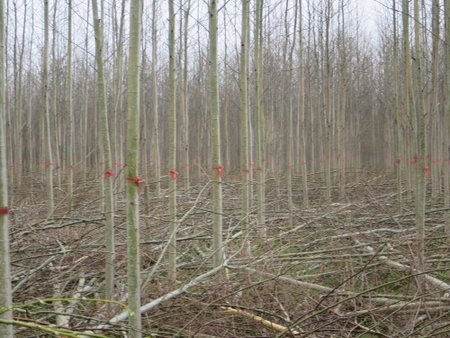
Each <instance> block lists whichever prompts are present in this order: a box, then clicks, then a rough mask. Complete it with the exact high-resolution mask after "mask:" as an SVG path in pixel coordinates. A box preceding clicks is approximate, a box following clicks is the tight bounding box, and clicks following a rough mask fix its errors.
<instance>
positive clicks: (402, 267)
mask: <svg viewBox="0 0 450 338" xmlns="http://www.w3.org/2000/svg"><path fill="white" fill-rule="evenodd" d="M300 181H301V180H300V178H297V177H296V178H295V185H294V203H295V206H296V208H295V209H294V211H293V226H291V227H290V226H289V225H288V212H287V210H288V207H287V203H286V201H287V197H286V190H285V189H275V184H273V186H270V181H268V183H269V184H268V187H267V206H266V221H267V222H266V223H267V236H266V238H263V237H262V236H261V235H260V234H261V233H262V229H256V227H255V226H252V227H251V230H250V233H249V234H247V236H244V235H242V233H240V225H241V216H240V212H239V205H240V202H239V185H238V184H237V183H236V184H231V183H225V184H224V240H225V241H226V269H224V270H222V271H223V273H221V274H212V273H211V274H209V273H208V272H209V271H211V269H212V266H211V250H210V242H211V233H212V227H211V222H212V214H211V209H212V205H211V200H210V189H209V188H210V187H209V185H208V186H207V187H206V189H204V190H202V189H203V188H204V185H195V186H192V188H191V189H189V190H188V191H186V190H183V188H182V187H181V188H180V191H179V196H178V214H179V216H180V217H182V216H183V215H186V213H188V214H187V215H186V218H185V220H184V221H183V222H182V224H180V227H179V230H178V234H177V236H178V241H177V246H178V262H177V263H178V282H177V284H176V285H171V284H170V283H168V282H167V279H166V271H165V268H166V265H165V260H164V259H163V260H162V261H161V263H159V262H158V260H159V258H160V256H161V253H162V251H163V249H164V247H165V243H166V240H167V238H168V236H169V235H168V209H167V197H165V194H166V191H163V194H162V197H161V198H156V197H154V196H152V193H151V190H150V192H149V193H148V194H146V193H145V191H141V196H140V198H141V207H140V208H141V210H140V212H141V232H140V234H141V267H142V304H143V305H144V304H149V303H150V305H149V306H148V310H147V311H146V312H145V313H143V331H144V336H149V337H173V336H178V337H275V336H277V335H280V336H286V337H290V336H296V337H365V338H369V337H449V336H450V313H449V310H450V297H449V295H450V290H449V288H450V287H449V286H448V284H447V283H450V259H449V257H450V255H449V251H450V246H449V245H448V244H449V242H448V240H447V236H446V234H445V229H444V217H445V213H448V212H449V210H448V209H445V208H443V202H442V196H439V198H437V199H432V198H431V196H428V195H427V201H428V202H427V211H426V246H425V249H426V267H427V270H426V271H418V270H416V269H415V268H414V266H415V265H416V262H415V215H414V202H413V201H411V200H409V199H408V196H407V194H406V193H404V194H403V203H402V207H401V208H400V206H399V203H398V192H397V190H396V184H395V178H394V177H390V176H386V175H382V174H376V173H371V174H358V175H353V176H351V177H350V176H349V177H348V184H347V187H346V194H347V197H346V200H345V201H336V203H333V204H331V205H327V204H325V202H324V197H323V195H324V190H323V189H322V188H321V187H323V182H322V181H321V180H320V179H319V177H318V176H311V178H310V182H309V183H310V190H309V191H310V198H311V206H310V208H308V209H305V208H303V207H302V206H301V188H300ZM22 182H27V181H26V180H25V179H23V180H22ZM80 182H84V183H80V185H78V186H77V190H76V194H75V198H74V207H73V210H72V211H71V212H69V211H68V210H67V207H66V205H67V198H66V193H65V188H64V185H61V186H60V187H59V188H58V190H57V195H58V199H57V200H58V201H59V204H58V206H57V210H56V212H55V213H54V215H53V216H51V217H47V215H46V213H47V205H46V193H45V186H44V185H43V184H39V183H37V182H36V180H35V181H34V182H31V181H30V182H28V183H26V184H25V183H24V184H22V185H20V186H19V185H15V187H14V188H13V189H12V191H11V192H10V196H11V199H12V203H11V205H12V211H11V252H12V256H11V263H12V274H13V288H14V305H15V306H16V311H15V312H14V316H15V319H17V320H20V321H21V322H23V323H29V324H33V325H36V326H35V327H36V328H37V327H39V328H43V327H47V328H52V329H55V328H56V329H57V328H58V326H57V325H56V323H58V325H60V326H61V327H62V326H65V327H68V328H70V329H71V330H72V331H77V332H80V337H81V336H82V335H81V332H87V331H91V332H95V334H98V335H99V336H107V337H122V336H124V335H125V331H126V329H127V327H126V325H127V322H126V320H124V321H117V323H113V324H111V325H106V324H107V323H108V321H109V319H111V318H112V317H114V314H111V313H110V311H114V313H115V314H116V313H120V312H123V311H124V310H125V309H126V308H125V305H124V304H125V303H126V251H127V249H126V213H125V202H124V201H125V200H124V193H123V192H122V191H120V187H118V188H117V194H116V200H117V202H116V215H115V224H116V245H117V256H116V279H115V283H116V292H117V296H116V300H117V301H118V303H117V304H118V305H112V307H113V309H112V310H111V309H110V308H109V309H108V307H107V306H106V303H105V302H104V301H102V293H103V287H104V283H103V281H104V279H103V271H104V264H105V263H104V235H103V232H104V226H103V223H104V220H103V216H102V212H101V198H100V197H99V196H100V195H99V184H98V182H99V179H98V178H96V179H94V178H93V179H91V180H86V181H81V180H80ZM180 185H181V183H180ZM280 186H281V187H283V182H281V184H280ZM336 194H337V191H336ZM440 195H442V194H440ZM255 217H256V215H252V219H251V224H252V225H254V224H255V223H256V219H255ZM244 238H247V239H248V240H250V242H251V248H252V252H251V256H250V257H242V255H241V254H239V249H240V248H241V244H242V241H243V239H244ZM199 276H200V277H199ZM188 283H189V284H188ZM187 284H188V285H187ZM186 285H187V286H186ZM174 290H177V292H175V293H173V292H172V293H170V292H171V291H174ZM162 296H165V298H160V297H162ZM155 300H156V301H155ZM152 301H155V302H154V303H153V304H152V303H151V302H152ZM64 315H65V316H64ZM56 320H58V322H56ZM33 325H29V326H33ZM102 325H103V326H102ZM100 326H102V327H101V329H100ZM95 328H97V329H99V330H97V331H94V329H95ZM50 331H51V330H50ZM16 332H17V336H18V337H44V336H45V337H50V336H57V334H56V333H55V332H56V331H55V332H53V334H52V332H50V333H49V332H46V333H45V332H42V331H41V330H40V329H32V328H30V327H17V328H16ZM72 333H73V332H72ZM73 334H75V333H73ZM64 336H70V335H69V333H68V334H65V335H64ZM74 336H77V335H74Z"/></svg>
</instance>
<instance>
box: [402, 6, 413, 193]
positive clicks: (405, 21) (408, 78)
mask: <svg viewBox="0 0 450 338" xmlns="http://www.w3.org/2000/svg"><path fill="white" fill-rule="evenodd" d="M409 12H410V11H409V1H408V0H402V27H403V31H402V35H403V36H402V41H403V62H404V67H403V69H404V83H405V85H404V95H403V98H404V99H403V105H404V109H403V116H404V117H405V118H406V119H410V118H412V119H413V120H414V116H413V115H412V113H411V112H412V110H413V107H412V105H413V104H412V103H414V102H413V99H412V98H413V96H414V95H413V92H412V90H413V89H412V88H413V84H412V69H411V47H410V43H409V18H410V14H409ZM413 125H414V123H413ZM407 132H408V131H406V130H405V133H404V135H403V140H402V141H403V144H404V145H405V146H404V148H405V158H406V157H407V156H408V155H409V154H408V147H407V145H408V143H411V144H414V142H409V140H411V131H409V134H407ZM411 173H412V170H408V171H407V176H406V184H407V192H408V197H410V196H411V181H412V179H411Z"/></svg>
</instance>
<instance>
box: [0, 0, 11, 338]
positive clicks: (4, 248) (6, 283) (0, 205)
mask: <svg viewBox="0 0 450 338" xmlns="http://www.w3.org/2000/svg"><path fill="white" fill-rule="evenodd" d="M5 132H6V128H5V22H4V2H3V0H0V283H1V284H2V287H1V288H0V308H1V309H5V310H2V311H1V312H0V319H4V320H11V319H12V311H10V310H8V309H9V308H10V307H11V305H12V292H11V271H10V257H9V255H10V253H9V218H8V212H9V209H8V177H7V172H8V164H7V161H6V135H5ZM0 336H1V337H5V338H11V337H13V328H12V325H0Z"/></svg>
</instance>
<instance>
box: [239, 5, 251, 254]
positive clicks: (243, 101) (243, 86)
mask: <svg viewBox="0 0 450 338" xmlns="http://www.w3.org/2000/svg"><path fill="white" fill-rule="evenodd" d="M248 8H249V0H242V26H241V55H240V68H239V89H240V111H241V130H240V133H241V137H240V142H241V145H240V167H241V208H242V210H241V212H242V231H243V233H244V238H245V239H244V241H245V242H244V243H243V249H242V250H243V251H242V255H243V256H244V257H247V256H250V242H249V240H248V239H247V236H248V231H249V213H250V202H249V189H250V185H249V183H250V171H251V170H252V169H253V168H251V167H250V166H249V164H250V160H249V135H248V134H249V130H248V82H247V78H248Z"/></svg>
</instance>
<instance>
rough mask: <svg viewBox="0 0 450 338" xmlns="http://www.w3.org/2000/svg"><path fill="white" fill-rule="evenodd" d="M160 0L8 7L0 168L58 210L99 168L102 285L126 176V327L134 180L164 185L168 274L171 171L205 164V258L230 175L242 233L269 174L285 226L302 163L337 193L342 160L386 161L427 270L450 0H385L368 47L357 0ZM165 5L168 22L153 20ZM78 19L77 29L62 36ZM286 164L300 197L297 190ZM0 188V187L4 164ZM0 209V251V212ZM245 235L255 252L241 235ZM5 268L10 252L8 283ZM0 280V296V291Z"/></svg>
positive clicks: (135, 326)
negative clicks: (209, 214)
mask: <svg viewBox="0 0 450 338" xmlns="http://www.w3.org/2000/svg"><path fill="white" fill-rule="evenodd" d="M167 5H168V6H167V7H166V6H165V5H164V6H162V7H161V4H160V2H158V1H156V0H153V1H152V3H145V4H144V3H143V2H141V1H139V0H133V1H131V3H130V10H129V12H128V11H127V9H126V2H125V1H122V2H116V1H113V2H112V3H110V4H105V3H104V2H103V1H101V2H100V3H97V1H95V0H93V1H92V2H88V3H87V4H86V6H85V4H77V3H74V2H73V1H70V0H69V1H68V2H67V5H65V6H61V3H60V2H57V1H50V2H49V0H45V1H44V2H43V6H42V4H39V5H38V4H35V3H28V2H26V1H25V2H22V3H18V2H16V1H13V2H12V3H11V4H10V6H7V8H6V25H5V26H6V27H8V31H7V34H6V38H7V39H6V40H7V41H6V46H7V47H8V48H7V50H8V53H7V54H6V63H5V65H6V71H5V73H4V79H5V80H4V81H2V84H3V85H5V89H4V91H2V93H3V92H4V93H5V94H6V95H5V102H4V105H3V104H2V108H5V109H4V112H3V113H2V114H1V115H2V117H4V124H5V125H6V126H7V127H8V128H7V132H6V133H5V132H2V133H1V135H2V137H3V138H4V139H5V142H6V143H5V145H7V146H6V147H0V155H2V156H7V157H8V158H7V162H6V161H2V164H3V170H4V171H6V163H9V164H10V166H9V169H10V171H9V172H10V178H11V180H12V181H13V182H15V183H17V184H18V183H20V182H23V181H27V180H29V179H34V176H35V175H36V173H42V174H43V175H42V176H43V177H44V175H45V177H46V179H45V182H47V184H48V192H49V195H48V210H49V215H52V214H53V213H54V212H55V211H57V210H56V206H55V193H54V192H55V187H54V186H55V183H56V184H57V185H58V186H59V187H61V188H62V190H63V191H64V194H67V196H68V199H67V200H68V201H69V203H68V209H69V210H70V209H71V208H72V205H73V198H72V195H73V191H74V187H75V185H76V184H75V179H76V177H79V178H82V177H84V178H87V177H88V176H89V175H90V173H92V174H93V175H95V176H96V177H99V176H100V178H101V179H100V182H101V185H102V191H103V194H104V199H103V206H102V207H103V211H104V213H105V216H106V224H107V227H106V229H107V233H106V278H105V279H106V287H105V298H107V299H114V287H113V279H114V260H115V255H114V253H115V244H114V237H115V236H114V206H115V201H114V197H113V178H114V177H115V176H116V175H118V174H120V178H121V180H120V182H121V184H122V185H123V186H125V185H126V191H127V201H128V204H127V224H128V230H127V235H128V239H129V245H128V288H129V289H128V290H129V295H128V296H129V304H130V325H131V327H132V330H131V332H132V333H131V336H138V335H139V331H140V326H141V324H140V316H139V309H140V295H139V275H140V272H139V200H138V187H139V186H144V185H145V186H147V188H148V189H150V190H151V191H152V192H153V191H154V193H155V194H157V195H159V194H160V191H161V183H164V182H165V183H166V184H164V185H163V188H164V187H167V188H168V189H169V194H170V197H169V203H168V206H169V213H170V238H169V242H168V246H167V253H168V254H167V256H168V258H167V259H168V278H169V280H170V281H171V282H172V283H174V282H175V281H176V272H177V271H176V233H177V228H178V225H179V223H180V220H179V219H178V218H177V188H179V186H183V187H184V188H187V189H188V188H189V187H190V185H191V183H192V182H194V181H201V180H205V178H206V177H209V178H210V179H211V182H212V188H213V199H214V210H213V214H214V216H213V218H214V219H213V245H212V250H213V253H212V257H213V266H214V268H220V267H221V266H223V264H224V258H225V253H224V248H223V243H222V214H223V209H222V204H223V201H222V180H225V179H229V180H231V179H233V178H235V177H237V176H238V175H239V176H240V181H241V189H242V191H241V199H242V232H243V234H247V233H248V231H249V226H248V225H249V215H250V214H251V213H252V211H253V210H252V206H253V207H254V211H255V212H257V215H258V217H257V222H258V225H259V229H261V234H262V236H265V234H266V229H265V216H264V208H265V194H266V189H265V182H266V180H267V179H268V178H271V179H272V178H273V179H274V181H275V183H276V184H275V186H276V187H277V191H278V192H279V190H280V187H281V185H284V184H285V187H286V189H287V192H288V194H287V196H288V209H289V215H290V217H289V223H290V224H291V225H292V210H293V208H294V204H295V203H300V202H301V203H302V204H303V205H304V206H306V207H307V206H308V205H309V196H308V177H309V174H315V173H317V172H320V173H323V178H324V181H325V189H324V200H325V201H327V202H328V203H331V202H332V201H333V200H335V199H337V198H339V199H344V198H345V196H346V190H345V189H346V173H347V172H348V171H350V170H357V169H360V168H362V167H371V168H375V169H381V170H389V171H391V170H394V169H395V170H396V174H397V177H398V187H399V194H398V196H399V202H400V203H399V204H400V205H401V203H402V200H401V199H402V196H403V191H404V190H406V191H408V192H411V191H413V190H415V192H416V199H415V201H416V215H417V218H416V221H417V238H418V247H417V257H418V268H419V269H424V259H423V243H424V217H423V216H424V208H425V188H426V185H425V183H426V179H427V177H430V178H431V182H432V191H433V196H434V197H437V196H438V195H439V194H440V193H442V192H443V191H444V193H445V196H446V203H447V205H450V197H449V196H450V192H449V180H448V178H449V175H450V166H449V163H450V162H449V160H450V159H449V158H448V141H449V140H448V134H449V132H450V127H449V124H450V121H449V113H448V111H449V110H448V109H449V102H450V98H449V96H448V92H449V87H450V80H449V79H450V74H449V73H448V69H450V49H449V47H448V46H449V45H450V43H449V41H450V24H449V17H450V8H449V1H448V0H445V1H444V2H442V1H439V0H433V1H432V2H431V3H430V4H428V3H423V2H419V1H418V0H415V1H414V2H413V3H412V4H410V3H409V1H407V0H403V1H402V4H401V7H400V8H398V3H396V1H395V0H394V1H392V2H390V1H386V3H385V4H384V5H385V6H386V8H387V9H388V10H385V13H386V19H385V20H384V22H383V23H382V24H380V31H379V33H378V34H379V35H378V36H377V37H373V36H372V39H373V40H377V43H376V44H375V43H373V44H371V43H370V42H369V38H368V37H365V36H366V35H365V33H364V32H363V30H362V29H361V28H360V24H361V20H363V19H361V18H358V16H357V15H355V14H354V13H355V12H354V11H353V9H354V8H355V4H353V3H351V2H348V1H344V0H341V1H337V2H336V1H332V0H327V1H313V0H311V1H300V0H286V1H266V2H264V1H263V0H256V1H250V0H243V1H241V2H240V3H239V2H227V3H226V4H222V3H219V4H218V3H217V2H216V1H214V0H210V1H209V4H208V6H207V7H206V6H204V5H202V4H201V3H195V4H194V3H191V1H189V0H185V1H180V2H177V3H176V2H175V1H174V0H170V1H168V3H167ZM238 5H242V7H240V6H238ZM41 8H43V11H42V16H43V17H42V22H41V21H40V19H41V18H40V17H39V16H38V14H39V13H40V9H41ZM219 9H220V10H219ZM233 11H237V12H238V13H240V15H239V16H237V17H236V18H235V16H234V15H233ZM411 11H412V12H411ZM36 13H38V14H36ZM83 13H84V14H83ZM87 13H92V16H91V15H88V14H87ZM194 13H196V14H194ZM411 13H412V14H411ZM2 14H3V11H2ZM74 14H75V17H74ZM166 14H167V16H168V19H169V20H168V27H165V26H164V21H163V20H161V17H165V16H166ZM411 16H413V18H414V20H412V21H411V20H410V17H411ZM73 18H74V19H73ZM193 18H195V20H194V19H193ZM206 20H207V21H208V25H205V22H206ZM128 21H129V22H130V29H129V34H126V29H125V23H126V22H128ZM26 22H33V23H36V24H33V25H25V23H26ZM21 23H22V25H21ZM38 23H39V24H38ZM41 23H42V25H43V29H42V31H39V30H38V29H37V28H36V27H39V26H41V25H40V24H41ZM92 26H93V27H92ZM206 26H207V27H208V28H206ZM2 27H4V25H2ZM62 27H64V28H62ZM73 27H76V28H75V30H76V31H77V32H83V34H78V35H76V36H74V34H73V31H74V28H73ZM218 27H219V28H218ZM149 29H150V31H148V30H149ZM400 32H401V34H400ZM81 35H83V38H80V36H81ZM91 36H94V37H95V39H92V38H91ZM166 37H167V38H166ZM205 37H208V39H207V41H208V43H204V41H205V40H206V39H205ZM218 37H219V38H218ZM41 38H42V43H39V40H40V39H41ZM94 40H95V41H94ZM36 41H38V42H36ZM164 41H168V46H166V44H165V43H163V42H164ZM219 41H222V44H220V43H219ZM1 42H2V41H0V45H2V46H3V44H2V43H1ZM93 43H95V46H94V45H93ZM239 46H240V48H239ZM127 47H128V49H127ZM148 49H151V52H149V51H148ZM127 50H128V52H126V51H127ZM94 51H95V52H94ZM36 55H40V57H41V59H40V60H41V62H37V59H36ZM0 75H1V74H0ZM0 89H1V88H0ZM37 107H39V109H37ZM0 122H2V121H0ZM0 131H1V130H0ZM4 149H7V150H8V151H7V152H5V151H4ZM124 167H125V170H124V171H123V172H122V171H121V170H122V169H123V168H124ZM297 174H300V175H301V176H300V177H301V179H299V181H300V182H301V194H298V193H297V192H298V190H297V191H295V190H294V188H293V185H294V184H293V182H294V180H295V179H296V175H297ZM55 178H56V182H54V179H55ZM143 179H145V181H143ZM179 182H182V183H181V184H179ZM254 183H255V184H254ZM177 185H178V187H177ZM0 186H1V188H2V191H4V193H3V195H2V196H3V197H2V198H3V201H6V200H7V195H6V193H5V192H6V190H5V189H6V172H5V175H2V181H1V185H0ZM253 187H255V189H253ZM335 187H337V188H335ZM413 187H415V188H414V189H413ZM253 192H256V201H257V202H256V204H254V205H252V202H253ZM300 196H301V201H300ZM0 202H1V201H0ZM3 204H4V205H6V204H7V203H3ZM0 207H2V206H1V205H0ZM0 220H1V222H2V236H3V237H2V238H0V243H1V244H2V247H4V250H3V249H2V250H3V251H4V252H5V255H4V257H7V254H6V251H7V244H8V243H7V215H3V216H2V215H0ZM449 223H450V218H449ZM448 228H449V229H450V224H449V225H448ZM242 247H243V250H242V254H243V255H246V256H248V255H251V250H250V248H251V243H250V242H249V241H247V240H245V241H243V246H242ZM5 259H6V260H7V258H5ZM8 266H9V264H8V262H7V261H4V262H3V264H2V267H3V268H4V272H3V270H2V276H1V277H2V280H5V281H7V278H8V277H7V274H8V268H7V267H8ZM5 285H6V284H5ZM5 290H6V291H5V292H6V296H5V297H3V296H2V304H1V305H2V306H9V304H10V295H9V296H8V295H7V293H8V292H7V288H6V289H5ZM8 298H9V300H8ZM8 334H10V333H5V336H8Z"/></svg>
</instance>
